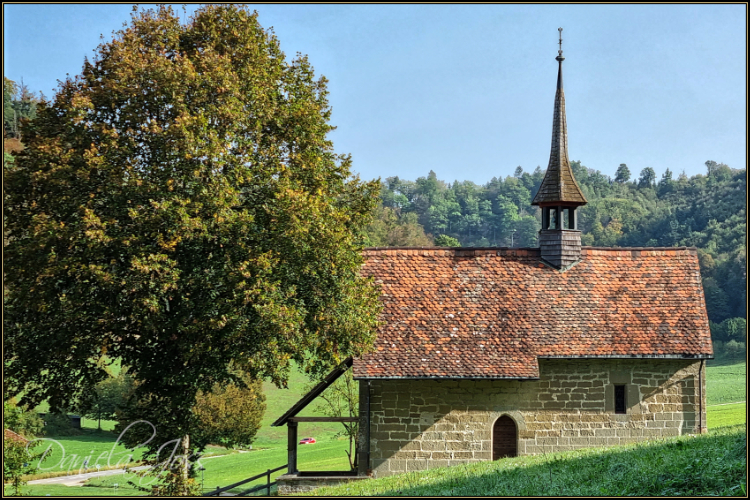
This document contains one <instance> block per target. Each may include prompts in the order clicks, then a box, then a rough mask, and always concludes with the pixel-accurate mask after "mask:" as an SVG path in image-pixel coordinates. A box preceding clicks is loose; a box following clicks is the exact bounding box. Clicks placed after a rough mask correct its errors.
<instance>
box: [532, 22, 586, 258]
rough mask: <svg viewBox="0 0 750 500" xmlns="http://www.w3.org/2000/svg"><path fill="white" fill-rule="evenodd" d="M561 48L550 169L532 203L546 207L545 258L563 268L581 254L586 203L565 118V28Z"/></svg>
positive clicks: (541, 236)
mask: <svg viewBox="0 0 750 500" xmlns="http://www.w3.org/2000/svg"><path fill="white" fill-rule="evenodd" d="M558 31H559V32H560V42H559V43H560V50H558V52H557V57H556V58H555V59H556V60H557V62H558V63H559V67H558V70H557V92H556V93H555V113H554V116H553V118H552V148H551V151H550V155H549V164H548V165H547V172H546V173H545V174H544V180H542V185H541V186H540V187H539V191H538V192H537V193H536V196H534V200H533V201H532V202H531V204H532V205H539V206H540V207H541V208H542V230H541V231H539V246H540V247H541V253H542V260H544V261H546V262H547V263H548V264H551V265H552V266H554V267H556V268H558V269H562V268H567V267H569V266H571V265H573V264H574V263H575V262H577V261H578V260H580V258H581V232H580V231H578V223H577V220H576V215H575V209H576V207H579V206H581V205H585V204H586V198H585V197H584V196H583V193H582V192H581V188H580V187H579V186H578V183H577V182H576V179H575V177H573V170H572V169H571V168H570V161H569V160H568V127H567V124H566V122H565V93H564V92H563V77H562V62H563V61H564V60H565V58H564V57H563V55H562V28H559V29H558Z"/></svg>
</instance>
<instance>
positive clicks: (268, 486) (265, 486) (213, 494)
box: [203, 464, 288, 497]
mask: <svg viewBox="0 0 750 500" xmlns="http://www.w3.org/2000/svg"><path fill="white" fill-rule="evenodd" d="M287 465H288V464H284V465H282V466H281V467H276V468H275V469H268V470H267V471H266V472H262V473H260V474H258V475H257V476H253V477H249V478H247V479H243V480H242V481H239V482H237V483H234V484H230V485H229V486H224V487H223V488H219V487H218V486H217V487H216V489H215V490H214V491H209V492H208V493H204V494H203V496H204V497H218V496H219V495H221V494H222V493H224V492H225V491H229V490H231V489H233V488H236V487H237V486H242V485H243V484H246V483H249V482H251V481H255V480H256V479H260V478H262V477H264V476H265V477H266V484H259V485H258V486H253V487H252V488H250V489H248V490H245V491H241V492H239V493H237V495H236V496H238V497H244V496H246V495H249V494H250V493H255V492H256V491H260V490H266V495H270V494H271V486H273V485H274V484H276V481H273V482H271V474H273V473H274V472H278V471H280V470H281V469H284V468H285V467H286V466H287Z"/></svg>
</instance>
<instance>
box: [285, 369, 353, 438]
mask: <svg viewBox="0 0 750 500" xmlns="http://www.w3.org/2000/svg"><path fill="white" fill-rule="evenodd" d="M352 362H353V359H352V358H351V357H348V358H346V359H345V360H344V361H343V362H342V363H341V364H340V365H339V366H337V367H336V368H334V370H333V371H332V372H331V373H329V374H328V375H326V377H325V378H324V379H323V380H322V381H321V382H320V383H319V384H318V385H316V386H315V387H313V388H312V389H311V390H310V392H308V393H307V394H305V395H304V396H302V398H301V399H300V400H299V401H297V402H296V403H295V404H294V406H292V407H291V408H289V410H287V412H286V413H284V414H283V415H282V416H280V417H279V418H278V419H277V420H276V421H275V422H274V423H272V424H271V427H279V426H281V425H284V424H285V423H287V422H288V421H289V419H291V418H292V417H294V416H296V415H297V414H298V413H299V412H301V411H302V410H304V409H305V407H306V406H307V405H309V404H310V403H312V401H313V400H314V399H315V398H317V397H318V396H319V395H320V393H321V392H323V391H325V390H326V389H327V388H328V386H329V385H331V384H332V383H334V382H335V381H336V379H337V378H339V377H340V376H341V375H343V374H344V372H346V370H348V369H349V368H351V366H352Z"/></svg>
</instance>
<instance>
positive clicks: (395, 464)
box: [388, 460, 406, 472]
mask: <svg viewBox="0 0 750 500" xmlns="http://www.w3.org/2000/svg"><path fill="white" fill-rule="evenodd" d="M388 470H389V471H391V472H406V460H389V461H388Z"/></svg>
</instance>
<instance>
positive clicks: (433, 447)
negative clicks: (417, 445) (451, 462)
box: [421, 441, 445, 451]
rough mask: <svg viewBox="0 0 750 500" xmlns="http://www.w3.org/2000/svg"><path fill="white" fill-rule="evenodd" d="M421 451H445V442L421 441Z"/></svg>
mask: <svg viewBox="0 0 750 500" xmlns="http://www.w3.org/2000/svg"><path fill="white" fill-rule="evenodd" d="M421 445H422V450H425V451H445V441H421Z"/></svg>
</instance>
